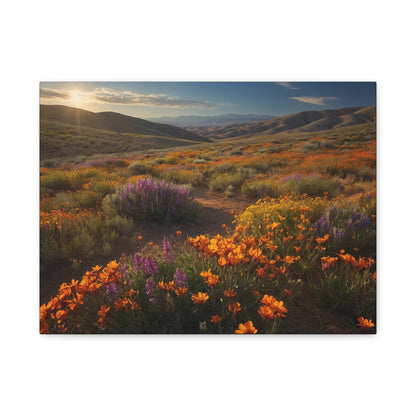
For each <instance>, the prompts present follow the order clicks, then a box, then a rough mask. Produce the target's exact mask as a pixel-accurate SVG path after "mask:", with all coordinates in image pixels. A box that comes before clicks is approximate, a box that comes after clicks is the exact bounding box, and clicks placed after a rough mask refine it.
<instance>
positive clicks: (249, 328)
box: [234, 321, 257, 334]
mask: <svg viewBox="0 0 416 416" xmlns="http://www.w3.org/2000/svg"><path fill="white" fill-rule="evenodd" d="M234 333H235V334H257V329H256V328H255V327H254V325H253V322H251V321H247V322H246V323H244V324H240V325H238V329H236V330H235V332H234Z"/></svg>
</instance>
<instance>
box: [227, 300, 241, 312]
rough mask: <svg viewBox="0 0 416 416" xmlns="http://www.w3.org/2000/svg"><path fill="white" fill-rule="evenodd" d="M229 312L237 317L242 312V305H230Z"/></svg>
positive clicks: (236, 303) (237, 303) (235, 303)
mask: <svg viewBox="0 0 416 416" xmlns="http://www.w3.org/2000/svg"><path fill="white" fill-rule="evenodd" d="M228 310H229V311H230V312H231V313H232V314H233V315H237V313H238V312H240V311H241V305H240V302H233V303H231V304H230V305H228Z"/></svg>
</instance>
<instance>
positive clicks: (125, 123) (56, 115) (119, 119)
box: [40, 105, 208, 141]
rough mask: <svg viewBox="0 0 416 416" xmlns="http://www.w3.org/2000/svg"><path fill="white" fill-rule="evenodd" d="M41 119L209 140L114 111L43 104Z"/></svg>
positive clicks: (97, 127)
mask: <svg viewBox="0 0 416 416" xmlns="http://www.w3.org/2000/svg"><path fill="white" fill-rule="evenodd" d="M40 120H41V123H42V122H43V121H57V122H60V123H65V124H69V125H75V126H79V127H88V128H93V129H99V130H106V131H112V132H117V133H134V134H143V135H152V136H164V137H174V138H179V139H187V140H196V141H208V140H207V139H206V138H204V137H202V136H200V135H199V134H196V133H193V132H189V131H187V130H184V129H182V128H180V127H175V126H170V125H168V124H160V123H152V122H150V121H147V120H143V119H140V118H136V117H130V116H126V115H123V114H119V113H114V112H102V113H93V112H92V111H86V110H81V109H79V108H74V107H67V106H63V105H41V106H40Z"/></svg>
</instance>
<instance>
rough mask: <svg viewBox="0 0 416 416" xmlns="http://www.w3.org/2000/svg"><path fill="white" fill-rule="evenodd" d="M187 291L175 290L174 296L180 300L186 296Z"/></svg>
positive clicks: (185, 288) (185, 289) (181, 288)
mask: <svg viewBox="0 0 416 416" xmlns="http://www.w3.org/2000/svg"><path fill="white" fill-rule="evenodd" d="M187 291H188V288H187V287H178V288H177V289H176V290H175V293H176V295H177V296H178V297H179V298H182V297H184V296H185V294H186V292H187Z"/></svg>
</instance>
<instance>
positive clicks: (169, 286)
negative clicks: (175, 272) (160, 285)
mask: <svg viewBox="0 0 416 416" xmlns="http://www.w3.org/2000/svg"><path fill="white" fill-rule="evenodd" d="M165 289H166V290H167V291H168V292H172V290H175V281H174V280H172V281H170V282H169V283H165Z"/></svg>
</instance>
